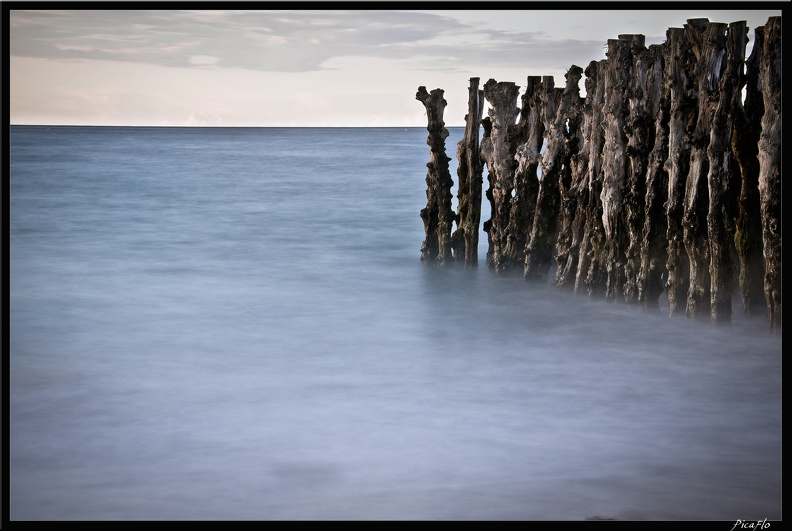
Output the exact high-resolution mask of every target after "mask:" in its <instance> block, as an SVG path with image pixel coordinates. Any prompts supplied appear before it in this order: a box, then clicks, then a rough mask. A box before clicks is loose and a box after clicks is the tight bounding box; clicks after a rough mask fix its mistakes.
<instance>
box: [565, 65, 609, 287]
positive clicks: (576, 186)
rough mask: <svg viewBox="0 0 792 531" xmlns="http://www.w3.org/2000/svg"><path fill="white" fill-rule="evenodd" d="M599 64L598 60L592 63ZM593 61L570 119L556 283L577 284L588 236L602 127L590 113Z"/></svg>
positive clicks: (594, 90)
mask: <svg viewBox="0 0 792 531" xmlns="http://www.w3.org/2000/svg"><path fill="white" fill-rule="evenodd" d="M592 64H594V65H596V62H594V63H592ZM590 68H591V65H589V67H588V68H586V71H585V72H586V76H587V77H586V81H585V84H586V98H585V99H584V100H583V101H579V102H578V104H577V105H576V109H577V111H578V114H577V116H576V117H573V118H570V120H569V126H568V128H569V131H568V132H567V144H568V146H569V149H568V151H569V153H568V155H569V156H568V158H567V159H568V162H567V164H566V172H568V175H569V182H568V183H567V182H566V180H565V179H562V181H561V188H562V189H561V190H560V194H561V208H560V212H559V227H558V237H557V238H556V246H555V260H556V264H557V268H556V275H555V280H554V281H553V284H554V285H555V286H556V287H568V288H573V287H574V285H575V278H576V276H577V268H578V263H579V261H580V256H579V251H580V248H581V244H582V242H583V239H584V230H585V226H586V207H587V205H588V200H589V196H588V170H589V155H590V153H589V151H590V149H589V148H590V146H591V138H592V130H594V129H600V127H601V126H600V124H599V123H594V121H593V120H591V118H590V116H591V113H592V112H593V108H592V105H593V103H592V102H593V100H594V97H595V94H596V77H591V76H590V75H589V74H590Z"/></svg>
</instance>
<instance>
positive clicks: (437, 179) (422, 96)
mask: <svg viewBox="0 0 792 531" xmlns="http://www.w3.org/2000/svg"><path fill="white" fill-rule="evenodd" d="M443 92H444V91H443V90H442V89H439V88H438V89H434V90H433V91H432V92H431V94H430V93H428V92H427V91H426V87H418V92H417V93H416V95H415V99H417V100H418V101H420V102H421V103H423V104H424V107H426V118H427V121H428V125H427V127H426V130H427V131H428V132H429V137H428V138H427V140H426V143H427V144H428V145H429V152H430V160H429V162H427V163H426V167H427V168H428V169H429V171H428V172H427V174H426V186H427V188H426V200H427V201H426V208H424V209H422V210H421V219H422V220H423V222H424V232H425V234H426V239H425V240H424V242H423V245H421V260H422V261H436V262H438V263H441V264H442V263H445V262H448V261H450V260H452V258H453V257H452V254H451V228H452V224H453V222H454V217H455V216H454V212H453V211H452V210H451V187H452V186H453V185H454V181H453V180H452V179H451V174H450V173H449V170H448V162H449V161H450V160H451V159H450V158H449V157H447V156H446V151H445V139H446V138H448V129H446V128H445V122H444V121H443V111H444V110H445V106H446V100H445V99H444V98H443Z"/></svg>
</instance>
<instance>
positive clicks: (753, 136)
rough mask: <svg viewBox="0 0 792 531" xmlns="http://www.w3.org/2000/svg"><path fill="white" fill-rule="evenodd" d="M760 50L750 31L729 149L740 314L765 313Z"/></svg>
mask: <svg viewBox="0 0 792 531" xmlns="http://www.w3.org/2000/svg"><path fill="white" fill-rule="evenodd" d="M763 48H764V27H760V28H755V29H754V45H753V50H752V51H751V56H750V57H749V58H748V60H747V61H746V71H745V80H744V86H745V103H744V104H743V102H742V100H741V99H740V98H736V106H735V108H734V129H733V131H732V149H733V151H734V158H735V159H736V160H737V164H738V166H739V170H740V178H741V187H740V199H739V214H738V216H737V221H736V224H735V234H734V245H735V249H736V251H737V256H738V260H739V262H740V273H739V284H740V292H741V294H742V303H743V312H744V313H746V314H748V315H751V314H754V313H756V312H757V311H760V308H761V311H763V312H764V311H766V308H767V305H766V304H765V298H764V273H765V265H764V262H765V261H764V251H763V245H762V217H761V214H760V207H759V157H758V155H759V135H760V133H761V130H762V115H764V100H763V98H762V89H761V88H760V86H759V81H760V60H761V57H762V49H763Z"/></svg>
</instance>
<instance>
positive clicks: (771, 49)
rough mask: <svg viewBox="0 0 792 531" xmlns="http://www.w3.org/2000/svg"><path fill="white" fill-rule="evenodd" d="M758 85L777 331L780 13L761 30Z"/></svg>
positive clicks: (765, 224)
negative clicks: (760, 94) (759, 87)
mask: <svg viewBox="0 0 792 531" xmlns="http://www.w3.org/2000/svg"><path fill="white" fill-rule="evenodd" d="M764 36H765V39H764V47H763V50H762V59H761V79H762V82H761V86H762V96H763V97H764V109H765V111H764V115H763V116H762V133H761V135H760V137H759V200H760V205H761V215H762V240H763V242H764V252H765V277H764V293H765V300H766V302H767V314H768V320H769V324H770V329H771V330H772V331H773V332H776V333H778V332H780V331H781V123H782V120H781V17H771V18H770V19H769V20H768V21H767V24H765V30H764Z"/></svg>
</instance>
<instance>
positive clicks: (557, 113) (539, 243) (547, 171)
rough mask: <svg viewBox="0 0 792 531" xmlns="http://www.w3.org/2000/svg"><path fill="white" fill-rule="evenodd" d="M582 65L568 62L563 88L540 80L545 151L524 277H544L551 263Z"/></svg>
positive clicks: (526, 252) (526, 251)
mask: <svg viewBox="0 0 792 531" xmlns="http://www.w3.org/2000/svg"><path fill="white" fill-rule="evenodd" d="M582 75H583V69H582V68H580V67H579V66H577V65H572V66H571V67H569V70H567V73H566V74H565V77H566V86H565V87H564V89H563V90H561V89H556V88H555V87H554V86H553V78H552V77H550V76H545V77H544V79H543V80H542V97H541V112H542V116H543V121H544V124H545V133H544V137H545V151H544V153H543V154H542V156H541V170H542V178H541V180H540V181H539V191H538V193H537V198H536V212H535V213H534V220H533V224H532V226H531V235H530V238H529V239H528V245H527V246H526V248H525V268H524V271H523V275H524V277H525V279H526V280H537V279H538V280H544V279H547V274H548V272H549V271H550V267H551V266H552V263H553V257H554V248H555V241H556V234H557V223H558V212H559V208H560V203H561V197H560V188H559V181H560V180H561V175H562V171H563V169H564V168H563V167H564V166H565V164H564V158H563V156H564V149H565V148H566V147H567V142H566V134H567V130H566V124H567V121H568V120H569V119H570V118H572V119H574V120H577V114H578V112H579V107H580V87H579V83H580V78H581V76H582Z"/></svg>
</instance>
